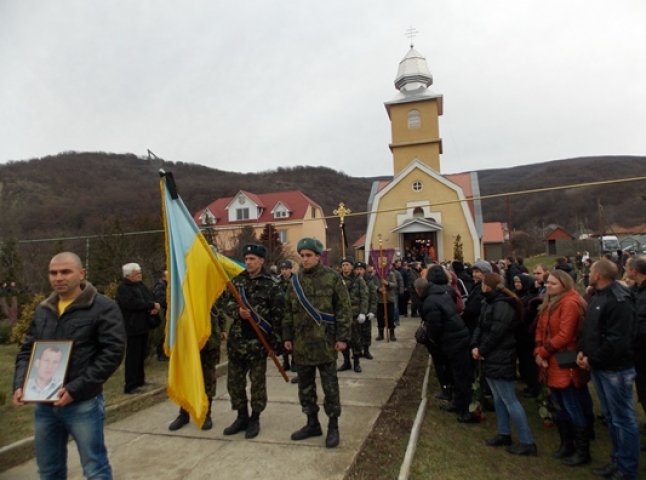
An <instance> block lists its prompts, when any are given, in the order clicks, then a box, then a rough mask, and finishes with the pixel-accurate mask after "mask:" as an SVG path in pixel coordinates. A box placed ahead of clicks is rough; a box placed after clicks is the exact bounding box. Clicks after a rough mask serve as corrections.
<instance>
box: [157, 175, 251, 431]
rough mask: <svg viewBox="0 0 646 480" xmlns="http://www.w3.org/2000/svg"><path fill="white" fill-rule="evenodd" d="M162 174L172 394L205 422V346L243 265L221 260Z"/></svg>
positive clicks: (168, 177)
mask: <svg viewBox="0 0 646 480" xmlns="http://www.w3.org/2000/svg"><path fill="white" fill-rule="evenodd" d="M161 175H162V178H161V181H160V190H161V197H162V212H163V217H164V232H165V237H166V264H167V269H168V274H169V282H168V287H167V288H168V291H167V304H168V309H167V311H166V340H165V343H164V350H165V351H166V355H168V357H169V358H170V360H169V364H168V396H169V397H170V398H171V399H172V400H173V401H175V402H176V403H177V404H179V405H180V406H181V407H182V408H183V409H184V410H186V411H187V412H189V414H190V415H191V417H192V418H193V419H194V420H195V422H196V423H197V424H198V425H199V426H200V427H201V426H202V425H203V424H204V420H205V419H206V413H207V411H208V399H207V397H206V393H205V392H204V378H203V376H202V364H201V362H200V350H201V349H202V347H203V346H204V345H205V343H206V342H207V340H208V339H209V336H210V335H211V319H210V315H211V307H212V306H213V304H214V303H215V301H216V300H217V299H218V297H219V296H220V295H221V294H222V292H223V291H224V289H225V288H226V285H227V281H228V280H229V278H231V277H230V276H229V275H232V276H235V275H237V273H240V272H241V271H242V270H243V268H242V267H241V266H239V265H237V264H235V262H233V261H231V260H229V259H227V258H226V257H223V256H221V255H220V256H219V257H220V260H218V259H216V257H215V255H214V254H213V252H212V251H211V248H210V247H209V245H208V243H207V242H206V240H205V239H204V237H203V236H202V234H201V233H200V230H199V228H198V227H197V225H196V224H195V222H194V221H193V218H192V217H191V215H190V213H189V212H188V210H187V209H186V206H185V205H184V202H183V201H182V199H181V197H179V195H178V194H177V190H176V187H175V182H174V180H173V177H172V174H170V173H161ZM223 259H226V260H228V262H226V263H225V265H226V267H227V271H225V268H223V265H222V264H221V263H220V261H223ZM223 263H224V262H223ZM229 270H230V272H229ZM234 272H235V273H234Z"/></svg>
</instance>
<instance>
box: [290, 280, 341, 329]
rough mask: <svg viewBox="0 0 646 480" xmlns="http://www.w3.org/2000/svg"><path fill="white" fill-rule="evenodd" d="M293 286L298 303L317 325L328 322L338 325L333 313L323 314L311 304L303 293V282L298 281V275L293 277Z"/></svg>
mask: <svg viewBox="0 0 646 480" xmlns="http://www.w3.org/2000/svg"><path fill="white" fill-rule="evenodd" d="M292 286H293V287H294V292H296V296H297V297H298V301H299V302H300V303H301V305H302V307H303V308H304V309H305V311H306V312H307V314H308V315H309V316H310V317H312V319H313V320H314V321H315V322H316V324H317V325H319V326H320V325H321V322H328V323H331V324H332V325H335V324H336V317H335V316H334V315H332V314H331V313H325V312H321V311H319V310H317V309H316V308H315V307H314V305H312V304H311V303H310V301H309V300H308V299H307V297H306V296H305V294H304V293H303V287H301V282H300V281H299V280H298V275H292Z"/></svg>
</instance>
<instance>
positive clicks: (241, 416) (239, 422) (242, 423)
mask: <svg viewBox="0 0 646 480" xmlns="http://www.w3.org/2000/svg"><path fill="white" fill-rule="evenodd" d="M247 425H249V412H248V411H247V407H244V408H241V409H240V410H238V416H237V418H236V419H235V420H234V421H233V423H232V424H231V425H229V426H228V427H227V428H225V429H224V432H222V433H224V434H225V435H235V434H236V433H238V432H242V431H243V430H246V429H247Z"/></svg>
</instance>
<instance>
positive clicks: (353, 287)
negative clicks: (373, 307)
mask: <svg viewBox="0 0 646 480" xmlns="http://www.w3.org/2000/svg"><path fill="white" fill-rule="evenodd" d="M342 278H343V283H345V286H346V288H347V289H348V294H349V295H350V306H351V307H352V317H353V318H357V315H359V314H360V313H363V314H364V315H367V314H368V306H369V304H370V298H369V293H368V285H366V281H365V280H364V279H363V277H360V276H359V275H355V274H354V273H351V274H350V275H348V276H347V277H346V276H345V275H343V276H342Z"/></svg>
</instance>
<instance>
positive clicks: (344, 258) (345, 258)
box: [339, 257, 354, 265]
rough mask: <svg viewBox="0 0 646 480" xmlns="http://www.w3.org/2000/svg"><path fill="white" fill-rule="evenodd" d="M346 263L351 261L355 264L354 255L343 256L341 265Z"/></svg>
mask: <svg viewBox="0 0 646 480" xmlns="http://www.w3.org/2000/svg"><path fill="white" fill-rule="evenodd" d="M344 263H349V264H351V265H354V258H352V257H343V258H342V259H341V261H340V262H339V264H340V265H343V264H344Z"/></svg>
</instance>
